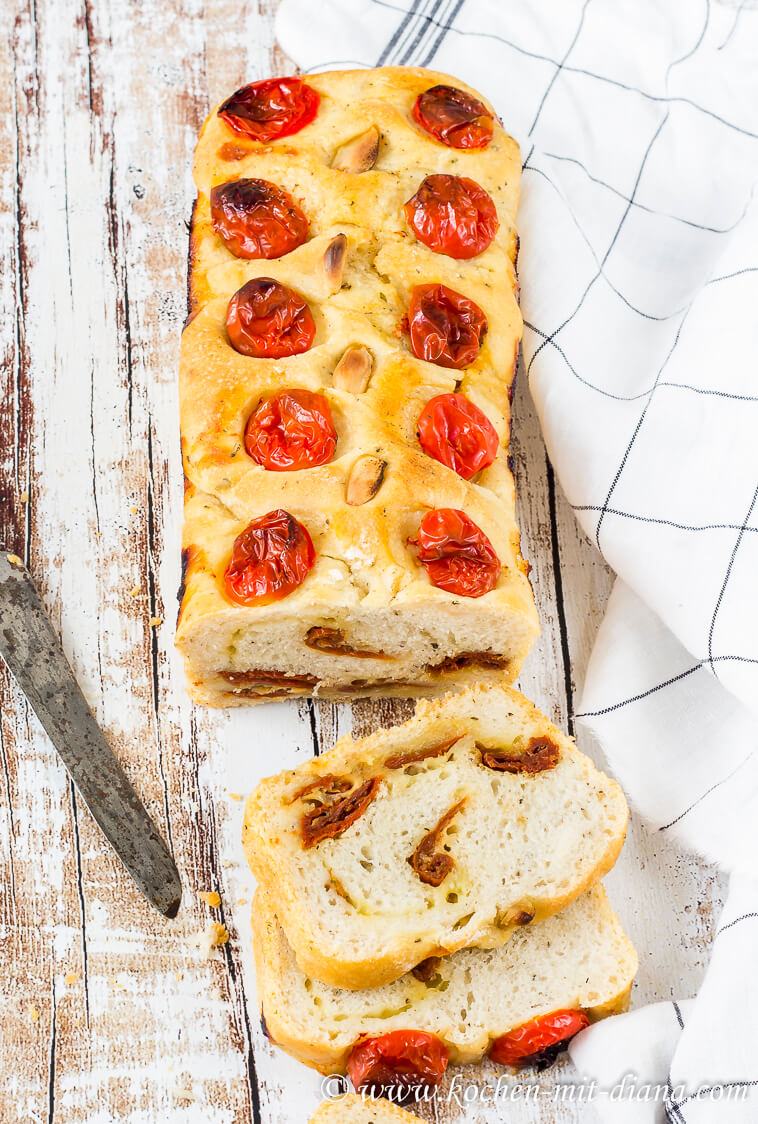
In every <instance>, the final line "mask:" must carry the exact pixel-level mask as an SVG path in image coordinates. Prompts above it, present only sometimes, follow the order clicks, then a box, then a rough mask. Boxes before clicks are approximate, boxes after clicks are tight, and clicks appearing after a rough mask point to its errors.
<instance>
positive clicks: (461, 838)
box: [243, 685, 628, 989]
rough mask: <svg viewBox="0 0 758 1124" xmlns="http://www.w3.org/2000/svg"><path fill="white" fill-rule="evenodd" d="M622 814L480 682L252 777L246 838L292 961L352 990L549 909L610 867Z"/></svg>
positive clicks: (502, 689) (523, 714) (546, 733)
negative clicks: (401, 719)
mask: <svg viewBox="0 0 758 1124" xmlns="http://www.w3.org/2000/svg"><path fill="white" fill-rule="evenodd" d="M627 816H628V811H627V806H626V802H625V800H624V796H623V794H622V792H621V789H620V788H619V786H618V785H617V784H616V783H615V781H612V780H610V779H609V778H608V777H606V776H604V775H603V774H602V773H601V772H599V771H598V770H597V769H596V768H595V766H594V765H593V764H592V762H591V761H590V760H589V758H588V757H585V756H584V755H583V754H582V753H580V752H579V751H578V750H577V748H576V746H575V745H574V743H573V741H571V740H570V739H569V738H567V737H566V736H565V735H563V734H562V733H561V732H560V731H559V730H558V729H557V728H556V727H555V726H553V725H552V724H551V723H550V722H549V721H548V720H547V719H546V718H544V717H543V716H542V715H541V714H540V713H539V712H538V711H537V710H536V709H535V708H534V706H533V705H532V704H531V703H530V702H528V700H527V699H525V698H524V697H523V696H522V695H520V694H518V692H516V691H514V690H512V689H511V688H509V687H506V686H492V685H490V686H482V687H476V688H467V689H465V690H463V691H461V692H459V693H457V694H451V695H448V696H446V697H445V698H443V699H438V700H434V701H429V700H421V701H420V702H419V703H418V705H417V710H416V715H415V717H414V718H412V719H411V720H410V721H409V722H406V723H404V724H403V725H401V726H396V727H393V728H392V729H389V730H378V731H377V732H375V733H374V734H372V735H371V736H369V737H367V738H365V739H363V740H362V741H359V742H354V741H353V740H352V739H351V738H349V737H347V738H342V739H341V740H340V741H339V742H338V743H337V744H336V745H335V746H334V748H333V749H331V750H329V751H328V752H327V753H324V754H322V755H321V756H320V757H317V758H315V759H313V760H310V761H308V762H306V763H304V764H303V765H301V766H299V767H298V768H297V769H293V770H289V771H287V772H284V773H280V774H279V775H278V776H274V777H271V778H269V779H267V780H264V781H262V782H261V784H260V785H259V786H258V787H257V789H256V790H255V791H254V792H253V793H252V794H251V796H250V798H249V800H248V803H247V807H246V811H245V823H244V830H243V845H244V848H245V853H246V855H247V859H248V862H249V863H250V866H251V868H252V870H253V872H254V874H255V875H256V877H257V879H258V881H259V883H260V884H261V885H262V886H263V887H264V888H265V890H266V892H267V893H268V895H269V896H270V898H271V901H272V903H273V909H274V910H275V912H276V914H277V916H278V918H279V920H280V922H281V924H282V927H283V929H284V931H285V933H286V935H287V940H288V941H289V943H290V945H291V946H292V948H293V950H294V954H295V956H296V958H297V961H298V963H299V964H300V967H301V968H302V969H303V971H304V972H306V973H307V974H308V975H309V976H313V977H314V978H315V979H319V980H323V981H325V982H327V983H329V984H332V985H334V986H337V987H343V988H355V989H358V988H366V987H373V986H377V985H379V984H383V983H387V982H388V981H390V980H393V979H397V978H398V977H399V976H401V975H403V974H404V973H405V972H407V971H409V969H411V968H413V967H414V965H416V964H418V963H419V961H421V960H424V959H426V958H427V957H429V956H438V955H444V954H446V953H450V952H454V951H455V950H456V949H459V948H465V947H471V946H476V947H494V946H496V945H499V944H502V943H503V942H504V941H505V940H506V939H507V938H508V936H509V935H510V934H511V933H512V932H513V930H514V929H516V928H518V927H520V926H524V925H527V924H530V923H531V922H532V921H540V920H541V919H542V918H544V917H548V916H550V914H553V913H555V912H557V911H558V910H559V909H562V908H563V907H564V906H565V905H567V904H568V903H569V902H571V901H572V900H573V899H574V898H576V897H578V895H579V894H581V893H582V892H583V891H584V890H586V889H587V888H588V887H589V886H591V885H593V884H594V883H595V882H596V881H598V879H600V878H601V877H602V876H603V875H604V874H606V872H607V871H608V870H609V869H610V868H611V867H612V865H613V863H614V862H615V861H616V857H617V855H618V853H619V850H620V848H621V845H622V843H623V840H624V834H625V831H626V823H627Z"/></svg>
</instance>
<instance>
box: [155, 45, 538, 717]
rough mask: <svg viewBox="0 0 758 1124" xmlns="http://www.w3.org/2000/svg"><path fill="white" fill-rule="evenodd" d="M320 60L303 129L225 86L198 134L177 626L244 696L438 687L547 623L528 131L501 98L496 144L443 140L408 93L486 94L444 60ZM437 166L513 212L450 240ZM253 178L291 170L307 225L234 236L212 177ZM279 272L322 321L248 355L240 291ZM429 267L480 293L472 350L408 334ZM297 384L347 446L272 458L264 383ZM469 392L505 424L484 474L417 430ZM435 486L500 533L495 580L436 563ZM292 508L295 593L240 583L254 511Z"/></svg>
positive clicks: (500, 657)
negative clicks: (264, 427)
mask: <svg viewBox="0 0 758 1124" xmlns="http://www.w3.org/2000/svg"><path fill="white" fill-rule="evenodd" d="M305 83H306V85H307V87H308V88H309V90H311V91H315V93H316V94H317V95H318V108H317V112H316V113H315V116H314V117H313V120H312V121H310V123H308V124H306V125H305V126H304V127H302V128H300V129H299V130H298V131H296V132H295V133H294V134H291V135H287V136H285V137H282V138H281V139H275V140H272V141H270V142H268V143H262V142H259V141H256V140H253V139H250V138H249V137H246V136H242V135H240V134H239V133H238V132H235V131H234V130H233V129H232V128H231V127H230V125H229V124H228V123H227V120H226V119H225V118H224V117H222V116H220V115H219V110H218V107H217V109H215V110H214V111H213V112H212V113H211V115H210V116H209V117H208V119H207V121H206V122H205V125H204V126H203V130H202V133H201V136H200V140H199V142H198V146H197V152H196V156H195V167H194V175H195V182H196V185H197V200H196V203H195V207H194V211H193V219H192V232H191V252H190V264H189V301H190V317H189V319H188V323H187V325H186V327H185V330H184V333H183V337H182V353H181V383H180V392H181V431H182V447H183V454H184V471H185V476H186V481H187V487H186V499H185V529H184V551H183V562H184V576H183V585H182V599H181V609H180V618H179V625H178V631H177V644H178V646H179V648H180V650H181V651H182V653H183V655H184V657H185V661H186V667H187V673H188V679H189V684H190V690H191V693H192V694H193V696H194V697H195V698H196V699H197V700H198V701H200V702H204V703H208V704H211V705H229V704H237V703H249V702H255V701H257V700H259V699H265V698H272V697H273V698H277V697H282V696H289V695H295V696H298V695H299V696H302V695H314V694H319V695H323V696H326V697H330V698H348V697H355V696H357V695H382V694H384V695H418V694H425V693H439V692H440V691H442V690H444V689H447V688H449V686H450V685H455V684H464V683H466V682H470V681H474V680H487V679H492V678H496V677H502V675H503V674H505V675H506V676H507V677H508V678H509V680H512V679H513V678H515V676H516V675H517V674H518V671H519V669H520V667H521V664H522V662H523V660H524V658H525V656H526V654H527V652H528V651H529V649H530V647H531V645H532V644H533V642H534V640H535V638H536V636H537V634H538V623H537V616H536V611H535V607H534V601H533V597H532V592H531V588H530V585H529V581H528V577H527V571H528V566H527V564H526V563H525V562H524V560H523V559H522V557H521V554H520V549H519V532H518V528H517V526H516V522H515V514H514V487H513V478H512V475H511V471H510V467H509V460H508V440H509V431H510V392H511V384H512V379H513V374H514V370H515V363H516V357H517V352H518V346H519V340H520V336H521V327H522V322H521V316H520V313H519V309H518V302H517V283H516V274H515V261H516V253H517V245H518V240H517V236H516V231H515V226H514V217H515V211H516V204H517V198H518V185H519V177H520V160H519V150H518V146H517V144H516V142H515V141H514V140H513V139H512V138H511V137H509V136H508V134H507V133H506V132H505V131H504V130H503V128H502V126H501V125H500V123H499V121H498V120H497V117H495V116H494V111H492V110H491V107H489V106H488V107H487V109H488V111H489V112H491V113H492V117H493V123H492V138H491V140H490V142H489V144H488V145H487V146H486V147H481V148H468V149H466V148H456V147H451V146H450V145H448V144H446V143H441V142H440V141H439V140H438V139H436V138H435V137H434V136H432V135H430V133H429V132H426V131H424V129H423V128H421V127H420V125H419V124H418V122H417V121H416V120H415V118H414V116H413V108H414V105H415V103H416V100H417V98H418V97H419V95H421V94H423V93H424V92H425V91H427V90H429V89H430V88H432V87H435V86H437V85H439V84H448V85H450V86H453V87H455V88H456V89H458V90H463V91H466V92H467V93H470V94H473V91H470V90H469V88H468V87H466V86H464V85H463V83H460V82H458V81H457V80H456V79H452V78H448V77H447V76H445V75H442V74H437V73H434V72H431V71H428V70H422V69H407V68H402V67H389V68H380V69H376V70H365V71H347V72H335V73H327V74H318V75H313V76H309V77H308V78H307V79H306V80H305ZM222 108H223V107H222ZM354 142H355V143H354ZM429 175H447V176H456V177H466V178H468V179H470V180H473V181H475V183H476V184H478V185H479V187H480V188H481V189H483V190H484V192H486V193H488V195H489V196H490V198H491V200H492V202H493V203H494V207H495V210H496V213H497V219H498V221H499V227H498V229H497V232H496V233H495V234H494V237H493V239H492V242H491V244H490V245H489V246H487V247H486V248H485V249H484V250H482V252H480V253H478V254H477V255H476V256H474V257H471V258H468V259H460V258H455V257H451V256H449V255H448V254H446V253H441V252H436V251H435V250H433V249H431V248H429V246H427V245H426V244H424V243H423V242H422V241H420V240H419V238H417V237H416V235H415V234H414V232H413V230H412V228H411V226H410V225H409V222H408V221H407V220H406V217H405V214H404V205H405V203H406V202H407V201H408V200H409V199H411V197H412V196H414V193H416V192H417V191H418V189H419V187H420V185H421V184H422V182H423V181H424V180H425V177H427V176H429ZM246 178H247V179H249V178H258V179H262V180H266V181H268V182H269V183H270V184H274V185H276V187H277V188H283V189H284V190H285V191H286V192H288V193H289V196H290V197H291V199H293V200H294V201H295V203H296V204H297V207H299V208H300V210H301V211H302V213H303V214H304V215H305V217H306V219H307V223H308V230H307V238H306V240H305V241H304V242H302V244H300V245H298V246H297V247H296V248H294V249H292V250H290V251H289V252H287V253H285V254H284V255H283V256H280V257H276V258H250V259H243V258H240V257H237V256H235V254H234V253H233V252H232V251H231V250H230V249H228V248H227V245H226V244H225V242H224V241H222V239H221V237H219V235H218V234H217V233H216V230H215V229H214V226H213V223H212V221H211V208H210V194H211V190H212V189H213V188H214V187H218V186H219V185H222V184H226V183H229V182H230V181H236V180H238V179H246ZM263 277H266V278H272V279H273V280H274V281H277V282H280V283H281V284H283V285H285V286H287V287H288V288H289V289H291V290H293V291H294V292H295V293H296V294H298V295H299V297H301V298H303V299H304V300H305V301H306V302H307V305H308V308H309V309H310V313H311V315H312V318H313V322H314V324H315V338H314V339H313V342H312V345H311V346H310V347H309V349H308V350H306V351H304V352H302V353H301V354H294V355H291V356H289V357H284V358H266V357H264V358H255V357H251V356H249V355H245V354H241V353H240V352H239V351H237V350H235V348H234V347H232V346H231V344H230V340H229V336H228V334H227V329H226V316H227V309H228V306H229V302H230V300H231V298H232V297H233V296H234V295H235V294H236V293H237V292H238V291H239V290H240V288H241V287H242V286H243V285H245V284H246V283H247V282H249V281H251V279H255V278H263ZM422 284H423V285H427V284H428V285H444V286H446V287H447V288H448V289H451V290H454V291H455V292H456V293H458V294H460V295H462V296H463V297H465V298H466V299H467V300H469V301H473V302H474V303H475V304H476V305H477V306H478V307H479V308H480V310H481V311H482V312H483V313H484V315H485V316H486V321H487V330H486V334H485V335H484V337H483V340H482V342H481V347H480V350H479V352H478V354H477V355H476V357H475V358H474V359H473V360H472V361H471V362H469V363H467V365H466V366H464V367H463V368H461V369H454V368H451V367H446V366H442V365H440V364H439V363H438V362H429V361H427V360H424V359H419V358H417V357H416V355H415V354H414V353H413V351H412V349H411V346H410V343H409V335H408V330H407V328H408V325H407V316H408V312H409V302H410V300H411V296H412V293H413V291H414V287H415V286H419V285H422ZM346 356H347V358H345V357H346ZM293 388H298V389H304V390H306V391H311V392H314V391H315V392H318V393H319V394H322V395H323V396H324V398H325V399H326V400H327V402H328V404H329V408H330V410H331V415H332V418H333V425H334V429H335V431H336V447H335V448H334V452H333V455H332V456H331V458H330V459H329V460H328V461H327V462H326V463H323V464H320V465H317V466H315V467H305V468H297V469H295V470H292V471H270V470H269V469H267V468H265V467H262V465H261V464H260V463H256V461H255V460H254V459H252V458H251V456H250V455H248V452H247V451H246V445H245V440H244V433H245V428H246V425H247V423H248V419H249V418H250V416H251V414H252V413H253V412H254V411H255V410H256V409H257V408H258V407H259V405H260V404H261V403H262V402H266V401H267V400H268V399H269V398H270V397H271V396H272V395H273V394H275V393H277V392H280V391H283V390H291V389H293ZM453 393H458V394H460V395H464V396H465V397H466V398H467V399H468V400H469V401H470V402H471V403H473V404H474V406H475V407H478V408H479V410H481V411H482V412H483V413H484V415H486V419H487V422H488V424H489V425H490V426H491V427H494V428H493V433H494V434H495V435H496V455H494V454H493V455H494V460H493V461H492V463H490V464H488V465H486V466H485V467H483V468H482V469H481V470H480V471H478V472H477V473H476V474H475V475H474V476H473V477H472V478H470V479H465V478H464V477H463V476H462V475H460V474H459V473H458V471H457V470H454V469H453V468H452V467H447V466H446V464H444V463H441V462H440V461H439V460H437V459H435V458H434V457H433V456H431V455H429V454H428V453H427V452H425V451H424V449H423V448H422V447H421V444H420V443H419V439H418V436H417V422H418V418H419V414H420V413H421V411H422V410H423V409H424V407H425V406H426V405H427V403H428V402H429V401H430V399H432V398H434V397H436V396H438V395H443V394H444V395H449V394H453ZM439 509H444V510H448V509H452V510H454V511H462V512H463V513H464V514H465V516H466V517H467V518H468V519H469V520H471V521H473V523H474V524H475V525H476V527H477V528H479V529H480V531H481V532H483V534H484V535H485V536H486V538H487V539H488V540H489V542H490V544H491V547H492V549H493V550H494V552H495V554H496V556H497V561H498V562H499V572H498V573H497V576H496V581H495V584H494V587H493V588H491V589H490V590H489V591H487V592H485V593H484V594H483V595H481V596H469V595H461V594H459V593H456V592H451V591H449V590H448V589H444V588H441V587H439V586H437V585H434V584H432V582H431V580H430V577H429V573H428V571H427V568H426V567H425V566H424V565H422V563H421V562H420V560H419V555H418V546H417V545H416V542H417V538H418V534H419V527H420V523H421V520H422V518H423V517H424V515H425V514H426V513H428V512H431V511H435V510H439ZM276 511H284V512H286V513H288V514H289V515H290V516H292V517H293V518H294V519H295V520H297V522H298V523H299V524H301V525H302V527H303V528H305V530H306V531H307V533H308V535H309V536H310V539H311V540H312V544H313V550H314V555H315V557H314V561H313V564H312V567H311V568H310V569H309V571H308V573H307V575H306V576H305V577H304V579H303V580H302V581H301V583H300V584H299V585H298V586H297V587H296V588H294V589H292V591H291V592H289V593H288V594H287V595H286V596H284V597H281V598H280V599H278V600H274V601H270V602H269V603H255V604H250V603H247V604H240V603H238V602H237V601H235V600H234V599H233V598H232V597H231V596H230V595H229V591H228V587H227V585H226V583H225V574H226V572H227V568H228V567H229V564H230V559H231V557H232V553H233V547H234V544H235V541H236V540H237V538H238V536H240V535H241V533H242V532H243V531H245V529H246V528H247V527H248V526H249V525H250V523H251V521H254V520H259V519H260V518H261V517H262V516H265V515H266V514H267V513H270V512H276Z"/></svg>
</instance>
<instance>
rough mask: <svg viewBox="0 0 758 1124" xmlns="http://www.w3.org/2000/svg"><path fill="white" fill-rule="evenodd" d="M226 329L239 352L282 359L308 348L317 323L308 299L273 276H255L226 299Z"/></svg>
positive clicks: (258, 356)
mask: <svg viewBox="0 0 758 1124" xmlns="http://www.w3.org/2000/svg"><path fill="white" fill-rule="evenodd" d="M226 331H227V333H228V336H229V342H230V343H231V345H232V347H233V348H234V350H235V351H239V353H240V354H241V355H251V356H252V357H253V358H254V359H283V358H285V356H288V355H301V354H302V353H303V352H304V351H307V350H308V349H309V347H310V346H311V344H312V343H313V340H314V337H315V335H316V325H315V323H314V321H313V316H312V314H311V310H310V308H309V307H308V302H307V301H306V300H305V298H304V297H301V296H300V294H299V293H296V292H295V291H294V289H288V288H287V286H286V285H281V284H280V283H279V282H278V281H274V279H273V278H272V277H254V278H253V279H252V281H248V282H247V284H245V285H243V286H242V288H241V289H238V290H237V292H236V293H235V294H234V296H233V297H232V299H231V300H230V301H229V307H228V309H227V312H226Z"/></svg>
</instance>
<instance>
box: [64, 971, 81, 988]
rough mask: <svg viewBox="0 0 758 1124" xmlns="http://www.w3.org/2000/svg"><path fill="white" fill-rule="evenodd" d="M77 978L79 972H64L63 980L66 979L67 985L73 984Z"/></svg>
mask: <svg viewBox="0 0 758 1124" xmlns="http://www.w3.org/2000/svg"><path fill="white" fill-rule="evenodd" d="M78 979H79V973H78V972H66V976H65V980H66V983H67V984H69V986H70V985H71V984H75V983H76V981H77V980H78Z"/></svg>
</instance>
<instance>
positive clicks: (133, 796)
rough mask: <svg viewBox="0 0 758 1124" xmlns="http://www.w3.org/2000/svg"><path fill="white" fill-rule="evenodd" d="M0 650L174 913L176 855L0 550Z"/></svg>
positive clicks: (82, 784)
mask: <svg viewBox="0 0 758 1124" xmlns="http://www.w3.org/2000/svg"><path fill="white" fill-rule="evenodd" d="M0 656H2V658H3V659H4V661H5V663H6V664H7V665H8V668H9V670H10V672H11V674H12V675H13V677H14V679H15V680H16V682H17V683H18V685H19V687H20V688H21V690H22V691H23V692H24V694H25V695H26V697H27V699H28V700H29V705H30V706H31V708H32V710H33V711H34V713H35V714H36V715H37V718H38V719H39V721H40V723H41V724H42V726H43V727H44V729H45V731H46V733H47V734H48V736H49V738H50V740H51V741H52V743H53V745H54V746H55V748H56V749H57V751H58V753H59V754H60V757H61V759H62V760H63V763H64V765H65V766H66V768H67V769H68V771H69V773H70V775H71V778H72V780H73V781H74V784H75V785H76V787H77V789H78V790H79V792H80V793H81V795H82V797H83V798H84V801H85V803H86V805H87V807H88V808H89V810H90V812H91V813H92V815H93V817H94V819H95V820H96V821H97V823H98V824H99V826H100V828H101V829H102V831H103V832H104V834H105V836H106V838H107V840H108V842H109V843H110V844H111V846H112V847H113V849H114V850H115V851H116V854H117V855H118V856H119V858H120V859H121V861H122V862H123V864H124V866H125V867H126V869H127V870H128V872H129V874H130V875H131V876H132V878H133V879H134V881H135V882H136V884H137V886H138V887H139V889H140V890H141V891H142V893H143V894H144V895H145V897H146V898H147V900H148V901H149V902H151V903H152V905H154V906H155V908H156V909H158V910H160V912H161V913H162V914H164V915H165V916H166V917H175V916H176V914H177V911H178V909H179V903H180V902H181V897H182V887H181V882H180V880H179V873H178V871H177V869H176V865H175V863H174V860H173V858H172V857H171V854H170V853H169V851H168V848H167V847H166V844H165V843H164V842H163V839H162V838H161V836H160V834H159V832H158V830H157V828H156V827H155V824H154V823H153V821H152V820H151V819H150V817H149V816H148V814H147V812H146V811H145V808H144V807H143V805H142V803H141V802H140V799H139V797H138V796H137V793H136V792H135V791H134V789H133V787H132V785H131V784H130V782H129V780H128V779H127V777H126V774H125V773H124V771H123V769H122V768H121V766H120V765H119V763H118V761H117V759H116V757H115V756H114V754H113V751H112V750H111V748H110V746H109V745H108V743H107V741H106V740H105V737H104V735H103V732H102V730H101V729H100V727H99V726H98V724H97V722H96V721H95V719H94V717H93V715H92V712H91V711H90V709H89V707H88V705H87V702H86V700H85V698H84V695H83V694H82V692H81V690H80V688H79V684H78V683H77V682H76V679H75V678H74V673H73V672H72V670H71V667H70V665H69V663H68V660H67V659H66V657H65V655H64V653H63V649H62V648H61V645H60V643H59V641H58V638H57V636H56V635H55V632H54V631H53V628H52V625H51V624H50V620H49V618H48V616H47V613H46V612H45V607H44V605H43V604H42V601H41V600H40V598H39V595H38V593H37V591H36V589H35V588H34V584H33V583H32V579H31V577H30V575H29V573H28V571H27V569H26V567H25V566H24V564H23V562H22V561H21V559H20V558H17V557H16V555H13V554H6V553H5V551H2V550H0Z"/></svg>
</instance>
